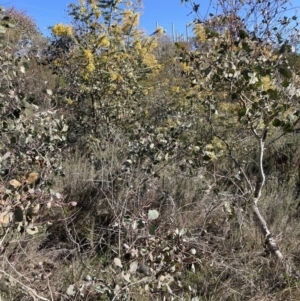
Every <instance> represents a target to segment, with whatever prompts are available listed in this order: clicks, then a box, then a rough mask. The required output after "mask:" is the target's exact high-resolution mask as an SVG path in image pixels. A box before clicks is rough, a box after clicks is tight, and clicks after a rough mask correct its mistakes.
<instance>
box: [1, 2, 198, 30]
mask: <svg viewBox="0 0 300 301" xmlns="http://www.w3.org/2000/svg"><path fill="white" fill-rule="evenodd" d="M71 2H73V3H78V1H77V0H73V1H72V0H51V1H50V0H6V1H5V2H4V1H3V2H2V3H3V4H1V3H0V5H3V6H4V7H11V6H13V7H15V8H16V9H19V10H23V11H25V12H26V13H27V14H28V15H29V16H31V17H32V18H33V19H34V20H35V21H36V23H37V24H38V26H39V28H40V30H41V31H42V32H43V33H44V34H48V35H49V34H50V32H49V30H48V29H47V27H49V26H52V25H54V24H56V23H70V22H71V19H70V18H69V17H68V15H67V8H68V4H69V3H71ZM202 2H203V1H202ZM143 6H144V10H143V13H142V16H141V24H140V25H141V28H144V29H145V30H146V31H147V33H148V34H151V33H152V32H153V31H154V30H155V27H156V22H157V23H158V25H159V26H162V27H164V28H165V29H166V30H167V33H168V34H171V33H172V23H174V28H175V31H178V34H185V28H186V24H188V23H189V22H191V21H192V19H193V17H192V15H190V16H187V14H188V13H189V12H190V9H188V8H187V7H185V6H184V5H181V4H180V0H160V1H157V0H144V1H143Z"/></svg>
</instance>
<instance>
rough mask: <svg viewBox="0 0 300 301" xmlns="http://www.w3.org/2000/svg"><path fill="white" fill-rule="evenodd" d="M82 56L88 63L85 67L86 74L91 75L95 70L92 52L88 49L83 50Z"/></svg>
mask: <svg viewBox="0 0 300 301" xmlns="http://www.w3.org/2000/svg"><path fill="white" fill-rule="evenodd" d="M83 56H84V58H85V60H86V61H87V63H88V64H87V65H86V67H85V70H86V72H87V73H92V72H93V71H94V70H95V65H94V55H93V53H92V51H91V50H90V49H85V50H84V51H83Z"/></svg>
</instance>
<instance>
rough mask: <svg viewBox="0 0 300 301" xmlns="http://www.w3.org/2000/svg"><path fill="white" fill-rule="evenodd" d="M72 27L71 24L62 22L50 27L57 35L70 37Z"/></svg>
mask: <svg viewBox="0 0 300 301" xmlns="http://www.w3.org/2000/svg"><path fill="white" fill-rule="evenodd" d="M72 31H73V28H72V26H71V25H65V24H62V23H59V24H56V25H54V26H53V27H52V33H53V34H54V35H55V36H57V37H70V36H72Z"/></svg>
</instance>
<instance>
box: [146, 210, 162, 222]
mask: <svg viewBox="0 0 300 301" xmlns="http://www.w3.org/2000/svg"><path fill="white" fill-rule="evenodd" d="M158 216H159V213H158V211H157V210H155V209H154V210H149V211H148V219H149V220H155V219H157V218H158Z"/></svg>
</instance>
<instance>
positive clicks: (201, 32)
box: [193, 24, 206, 42]
mask: <svg viewBox="0 0 300 301" xmlns="http://www.w3.org/2000/svg"><path fill="white" fill-rule="evenodd" d="M193 31H194V34H195V36H196V39H197V41H198V42H205V40H206V33H205V28H204V27H203V26H202V24H195V26H194V30H193Z"/></svg>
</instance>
